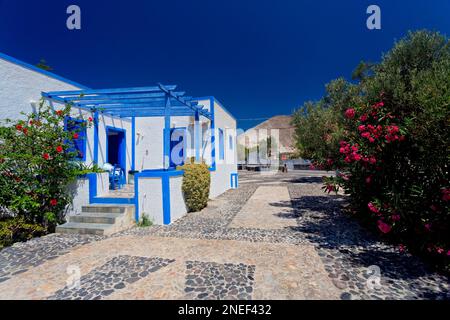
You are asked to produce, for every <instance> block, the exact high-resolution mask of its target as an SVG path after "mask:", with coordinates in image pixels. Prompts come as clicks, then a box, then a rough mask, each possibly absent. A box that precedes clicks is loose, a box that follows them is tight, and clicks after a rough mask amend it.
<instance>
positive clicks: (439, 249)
mask: <svg viewBox="0 0 450 320" xmlns="http://www.w3.org/2000/svg"><path fill="white" fill-rule="evenodd" d="M436 252H437V253H439V254H442V253H444V249H442V248H441V247H437V248H436Z"/></svg>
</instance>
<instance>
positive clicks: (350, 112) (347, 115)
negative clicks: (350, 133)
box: [345, 108, 356, 119]
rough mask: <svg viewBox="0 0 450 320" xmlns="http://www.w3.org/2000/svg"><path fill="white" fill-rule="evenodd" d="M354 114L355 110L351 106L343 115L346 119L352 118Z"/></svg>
mask: <svg viewBox="0 0 450 320" xmlns="http://www.w3.org/2000/svg"><path fill="white" fill-rule="evenodd" d="M355 114H356V112H355V109H353V108H349V109H347V110H345V117H346V118H347V119H353V118H354V117H355Z"/></svg>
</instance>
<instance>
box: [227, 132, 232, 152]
mask: <svg viewBox="0 0 450 320" xmlns="http://www.w3.org/2000/svg"><path fill="white" fill-rule="evenodd" d="M228 141H229V145H230V150H233V136H232V135H229V136H228Z"/></svg>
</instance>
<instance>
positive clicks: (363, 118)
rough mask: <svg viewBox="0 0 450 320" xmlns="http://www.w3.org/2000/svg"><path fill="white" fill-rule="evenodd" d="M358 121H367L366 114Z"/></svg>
mask: <svg viewBox="0 0 450 320" xmlns="http://www.w3.org/2000/svg"><path fill="white" fill-rule="evenodd" d="M359 120H361V121H362V122H364V121H367V114H363V115H362V116H361V117H360V118H359Z"/></svg>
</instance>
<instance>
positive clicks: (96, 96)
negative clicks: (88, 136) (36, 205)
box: [42, 84, 214, 169]
mask: <svg viewBox="0 0 450 320" xmlns="http://www.w3.org/2000/svg"><path fill="white" fill-rule="evenodd" d="M176 87H177V86H176V85H162V84H158V85H157V86H153V87H140V88H115V89H99V90H96V89H92V90H91V89H86V90H72V91H51V92H42V97H44V98H45V99H47V100H49V101H54V102H58V103H62V104H71V105H72V106H73V107H76V108H80V109H82V110H86V111H89V112H92V113H93V114H94V143H95V144H96V145H94V162H97V161H98V150H97V149H98V116H99V114H104V115H109V116H112V117H120V118H131V120H132V121H133V133H132V135H133V140H134V134H135V132H134V131H135V129H134V119H135V118H136V117H164V124H165V126H164V128H165V130H164V168H165V169H167V168H168V167H169V153H170V117H171V116H193V117H195V126H194V130H195V135H194V136H195V151H196V160H200V149H199V148H200V125H199V120H200V116H203V117H205V118H207V119H209V120H210V121H211V127H212V128H213V127H214V124H213V123H214V117H213V115H212V113H211V112H210V111H209V110H206V109H204V106H202V105H198V102H196V101H193V100H192V97H189V96H185V92H181V91H175V89H176ZM95 137H97V141H95V140H96V139H95ZM132 148H133V149H134V144H133V146H132ZM132 153H133V155H134V150H132Z"/></svg>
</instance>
